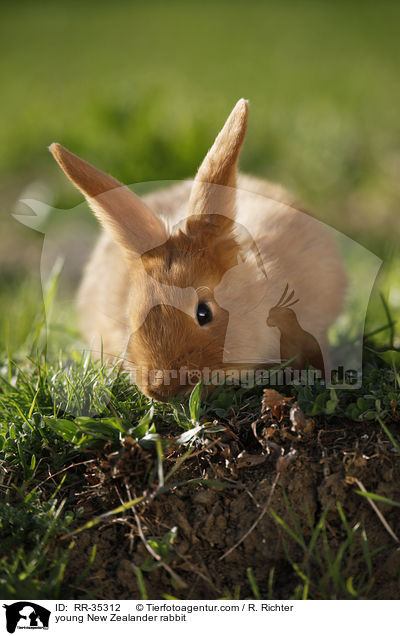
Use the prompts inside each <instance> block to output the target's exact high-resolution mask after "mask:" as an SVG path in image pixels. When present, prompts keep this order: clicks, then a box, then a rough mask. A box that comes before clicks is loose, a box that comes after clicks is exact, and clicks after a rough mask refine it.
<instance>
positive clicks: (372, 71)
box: [0, 0, 400, 344]
mask: <svg viewBox="0 0 400 636" xmlns="http://www.w3.org/2000/svg"><path fill="white" fill-rule="evenodd" d="M1 7H2V17H1V23H0V50H1V55H0V77H1V87H2V95H1V102H0V109H1V119H0V211H1V220H0V236H1V238H0V264H1V277H0V302H1V307H2V309H1V310H0V317H1V318H2V321H3V328H2V340H3V344H4V342H5V340H7V341H8V343H10V342H12V341H13V340H14V341H15V342H17V341H20V335H21V333H22V332H24V331H25V330H28V329H29V321H30V318H29V307H30V306H34V305H35V304H36V303H38V302H40V294H41V290H40V272H39V264H40V253H41V247H42V235H41V234H39V233H37V232H34V231H33V230H31V229H28V228H26V227H24V226H22V225H20V224H18V223H17V222H16V221H15V220H14V219H13V218H12V217H11V213H12V212H13V211H14V210H15V208H16V202H17V201H18V199H20V198H21V197H27V196H33V197H35V198H41V197H42V198H43V200H44V201H47V202H49V203H50V204H52V205H54V206H56V207H59V208H70V207H71V206H74V205H76V204H77V203H78V202H80V201H81V200H82V197H81V196H80V195H79V193H77V192H76V191H75V190H74V189H73V187H72V186H71V185H70V184H69V183H68V181H67V179H66V178H65V177H64V175H62V173H61V171H60V170H59V168H58V166H57V165H56V164H55V162H54V160H53V159H52V157H51V155H50V154H49V152H48V151H47V146H48V145H49V144H50V143H51V142H53V141H58V142H60V143H62V144H63V145H65V146H67V147H68V148H69V149H71V150H72V151H73V152H75V153H77V154H79V155H81V156H83V157H84V158H86V159H87V160H88V161H90V162H92V163H94V164H95V165H96V166H98V167H99V168H101V169H103V170H105V171H106V172H110V173H111V174H113V175H114V176H115V177H117V178H119V179H120V180H122V181H125V182H126V183H129V184H133V183H135V182H143V181H149V180H160V179H180V178H184V177H188V176H192V175H193V173H194V172H195V170H196V168H197V166H198V165H199V163H200V161H201V159H202V157H203V156H204V154H205V152H206V151H207V149H208V147H209V145H210V144H211V143H212V141H213V139H214V137H215V135H216V133H217V132H218V130H219V129H220V127H221V126H222V124H223V122H224V120H225V118H226V117H227V115H228V113H229V112H230V110H231V109H232V107H233V105H234V104H235V102H236V101H237V99H238V98H240V97H246V98H248V99H249V100H250V107H251V113H250V124H249V131H248V136H247V139H246V143H245V147H244V149H243V152H242V157H241V168H242V170H243V171H247V172H251V173H254V174H256V175H259V176H261V177H265V178H268V179H271V180H274V181H278V182H281V183H283V184H284V185H285V186H287V187H288V188H289V189H291V190H292V191H293V192H294V193H295V194H296V195H297V197H298V198H299V199H300V200H301V201H302V202H303V203H304V205H305V206H307V207H308V208H309V209H310V210H311V211H312V212H313V213H314V214H315V215H316V216H317V218H320V219H322V220H324V221H326V222H328V223H330V224H331V225H332V226H334V227H335V228H336V229H338V230H340V231H342V232H344V233H346V234H347V235H348V236H350V237H351V238H353V239H354V240H356V241H358V242H360V243H361V244H363V245H364V246H365V247H367V248H368V249H370V250H371V251H373V252H375V253H376V254H377V255H378V256H380V258H382V259H383V260H384V266H383V268H382V271H381V274H380V278H379V281H378V284H377V285H376V288H375V291H374V298H375V300H374V298H373V299H372V305H371V307H370V321H372V322H371V324H372V325H373V324H375V323H376V324H379V323H380V324H381V323H382V320H383V319H384V315H383V314H382V307H381V306H380V304H379V303H378V302H377V301H376V298H378V294H379V292H380V291H382V292H383V293H384V294H385V295H386V297H387V298H388V300H389V305H390V307H391V309H392V311H393V312H394V313H397V314H399V313H400V284H399V276H398V269H399V263H400V259H399V229H400V215H399V207H400V206H399V203H400V185H399V175H400V116H399V111H400V108H399V105H400V81H399V78H400V39H399V35H398V25H399V23H400V4H399V3H398V2H396V1H393V2H390V1H386V0H384V1H383V2H379V3H378V2H372V1H370V0H365V1H361V0H360V1H355V0H353V1H344V0H339V1H335V2H328V1H322V0H306V1H298V0H273V1H264V2H261V1H254V0H253V1H252V0H250V1H248V2H239V1H236V0H230V1H229V2H228V1H221V0H216V1H213V2H211V0H203V2H201V3H200V2H190V1H188V0H186V1H176V0H172V1H169V2H161V1H160V2H158V1H155V0H150V1H149V2H146V3H145V2H136V1H127V0H126V1H124V0H115V1H114V2H112V3H111V2H105V1H102V0H97V1H96V2H94V1H93V2H90V1H88V0H86V1H81V2H75V1H74V0H72V1H69V2H68V3H67V2H50V1H48V2H43V1H39V0H38V1H35V2H33V1H32V2H27V1H23V0H22V1H20V2H18V3H11V2H2V3H1ZM86 217H87V218H85V219H82V228H84V229H83V230H82V234H83V235H85V236H86V234H90V233H91V232H93V231H95V225H94V224H93V223H92V221H91V220H89V218H90V217H89V213H87V215H86ZM60 233H61V234H64V236H65V241H73V240H78V238H79V237H76V236H75V237H74V236H73V235H72V236H71V232H69V230H68V226H66V227H64V228H63V227H62V228H60ZM282 249H290V245H288V246H282ZM21 299H22V300H21ZM21 302H22V304H21ZM21 308H22V309H21ZM5 323H7V324H6V326H4V324H5Z"/></svg>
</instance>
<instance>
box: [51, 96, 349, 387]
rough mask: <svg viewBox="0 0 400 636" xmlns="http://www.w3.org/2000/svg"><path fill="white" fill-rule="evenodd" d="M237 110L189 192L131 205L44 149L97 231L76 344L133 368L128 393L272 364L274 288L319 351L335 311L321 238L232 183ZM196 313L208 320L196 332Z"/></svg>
mask: <svg viewBox="0 0 400 636" xmlns="http://www.w3.org/2000/svg"><path fill="white" fill-rule="evenodd" d="M247 109H248V107H247V102H245V101H244V100H240V101H239V102H238V104H237V105H236V107H235V109H234V110H233V112H232V113H231V115H230V117H229V118H228V120H227V123H226V124H225V126H224V128H223V130H222V131H221V133H220V134H219V135H218V137H217V139H216V142H215V143H214V145H213V147H212V148H211V150H210V151H209V152H208V154H207V156H206V158H205V160H204V162H203V163H202V165H201V167H200V169H199V171H198V173H197V175H196V178H195V180H194V181H193V182H183V183H181V184H179V185H177V186H174V187H172V188H168V189H165V190H162V191H158V192H155V193H152V194H150V195H147V196H146V197H143V199H142V200H141V199H139V198H138V197H137V196H136V195H134V194H133V193H131V192H130V191H129V190H128V188H125V187H124V186H122V184H119V183H118V182H116V181H115V180H114V179H112V178H111V177H107V175H103V173H100V172H99V171H97V170H96V169H94V168H92V167H91V166H89V164H86V162H83V161H82V160H81V159H79V158H78V157H75V155H72V154H71V153H69V151H67V150H65V149H64V148H62V147H61V146H59V145H58V144H53V146H52V147H51V150H52V152H53V154H54V156H55V158H56V159H57V161H58V162H59V164H60V165H61V167H62V168H63V170H64V171H65V172H66V173H67V175H68V176H69V178H70V179H71V180H72V181H73V183H74V184H75V185H77V187H79V189H80V190H81V191H82V192H83V193H84V194H85V196H86V197H87V199H88V202H89V204H90V205H91V207H92V208H93V209H94V211H95V213H96V215H97V216H98V218H99V220H100V222H101V223H102V224H103V226H104V228H105V232H104V233H103V234H102V236H101V237H100V239H99V242H98V245H97V247H96V248H95V251H94V253H93V255H92V257H91V260H90V261H89V263H88V265H87V267H86V270H85V274H84V277H83V280H82V284H81V287H80V290H79V295H78V303H79V308H80V312H81V316H82V328H83V332H84V334H85V336H86V339H87V340H88V341H89V342H91V343H92V347H93V350H94V351H97V352H99V351H100V342H101V339H102V341H103V350H104V353H105V354H106V356H108V357H109V358H114V357H115V358H118V357H122V358H123V359H125V361H126V364H127V366H130V365H133V366H135V367H137V368H139V369H140V371H141V372H142V373H141V375H140V376H138V377H137V381H138V384H139V386H140V388H141V389H142V390H143V391H144V392H145V393H147V394H148V395H150V396H153V397H155V398H157V399H166V398H168V397H169V396H170V395H174V394H176V393H179V392H182V390H185V388H187V387H185V386H182V385H181V382H180V378H179V377H177V378H171V382H170V384H166V385H165V384H164V385H159V384H157V382H155V381H154V382H153V381H152V380H151V379H149V377H148V373H147V372H148V371H151V370H152V369H179V368H180V367H182V366H187V367H188V368H190V369H203V368H204V367H208V368H211V369H221V368H224V367H229V366H232V364H233V365H234V364H236V365H239V366H243V361H247V362H246V364H245V366H250V367H251V366H265V363H266V360H273V359H277V358H279V330H278V329H271V328H268V327H267V326H266V318H267V316H268V311H269V309H270V308H271V307H273V306H274V305H275V304H276V303H277V301H278V299H279V298H280V297H281V295H282V291H283V288H284V285H285V284H289V286H290V288H291V289H294V290H295V292H296V297H297V298H299V303H298V305H297V306H296V315H297V317H298V319H299V322H300V324H301V325H302V326H303V327H304V329H306V330H307V331H308V332H309V333H311V334H312V335H313V336H314V337H315V338H317V340H318V342H319V343H320V345H321V348H322V350H324V349H326V332H327V329H328V327H329V325H330V324H331V323H332V321H333V319H334V318H335V317H336V316H337V314H338V313H339V311H340V308H341V304H342V298H343V293H344V288H345V277H344V273H343V270H342V267H341V263H340V258H339V255H338V252H337V249H336V247H335V245H334V243H333V241H332V239H331V237H330V236H329V233H328V232H327V230H326V228H325V227H324V226H323V225H322V224H319V223H318V222H317V221H316V220H315V219H313V218H312V217H310V216H309V215H307V214H305V213H304V212H303V211H301V210H300V209H299V208H298V207H295V204H294V202H293V200H292V199H291V197H290V196H289V195H288V194H287V193H286V192H285V191H284V190H283V188H281V187H280V186H275V185H272V184H270V183H268V182H266V181H262V180H260V179H255V178H253V177H249V176H244V175H238V176H237V161H238V156H239V152H240V148H241V145H242V143H243V139H244V135H245V130H246V124H247ZM260 257H261V260H262V263H263V267H260ZM266 277H267V278H266ZM198 302H207V303H208V304H209V305H210V307H211V308H212V314H213V320H212V322H210V323H209V324H207V325H204V326H203V327H200V326H199V324H197V322H196V319H195V314H196V306H197V303H198ZM231 307H234V308H235V310H234V311H231V310H230V309H231ZM261 323H262V327H261V326H260V325H261Z"/></svg>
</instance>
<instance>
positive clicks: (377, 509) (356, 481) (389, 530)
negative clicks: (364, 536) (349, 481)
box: [354, 477, 400, 543]
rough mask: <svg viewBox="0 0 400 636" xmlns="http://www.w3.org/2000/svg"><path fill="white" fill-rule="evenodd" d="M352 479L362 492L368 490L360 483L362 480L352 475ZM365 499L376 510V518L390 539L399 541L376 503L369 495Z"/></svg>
mask: <svg viewBox="0 0 400 636" xmlns="http://www.w3.org/2000/svg"><path fill="white" fill-rule="evenodd" d="M354 481H355V483H356V484H357V486H358V487H359V489H360V490H362V491H363V492H368V491H367V490H366V489H365V487H364V484H363V483H362V481H360V480H359V479H357V478H355V477H354ZM366 499H367V500H368V503H369V504H370V506H371V507H372V509H373V510H374V512H376V514H377V515H378V518H379V520H380V522H381V523H382V525H383V527H384V528H385V529H386V530H387V532H388V533H389V534H390V536H391V537H392V539H394V540H395V541H396V542H397V543H400V539H399V538H398V536H397V535H396V534H395V533H394V532H393V530H392V528H391V527H390V526H389V524H388V522H387V521H386V519H385V517H384V516H383V514H382V513H381V511H380V510H379V508H378V506H377V505H376V503H375V502H374V501H373V500H372V499H370V498H369V497H366Z"/></svg>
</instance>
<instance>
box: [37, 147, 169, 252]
mask: <svg viewBox="0 0 400 636" xmlns="http://www.w3.org/2000/svg"><path fill="white" fill-rule="evenodd" d="M49 150H50V152H51V153H52V154H53V156H54V158H55V160H56V161H57V163H58V164H59V165H60V166H61V168H62V169H63V170H64V172H65V174H66V175H67V177H69V179H70V180H71V181H72V183H73V184H74V185H75V186H76V187H77V188H78V189H79V190H80V191H81V192H82V193H83V194H84V195H85V197H86V199H87V201H88V203H89V205H90V207H91V208H92V210H93V212H94V213H95V215H96V216H97V218H98V219H99V221H100V223H101V224H102V225H103V227H104V228H105V229H106V230H107V231H109V232H110V234H111V236H112V237H113V238H114V240H115V241H116V242H117V243H118V244H119V245H120V246H121V247H122V248H123V249H124V251H125V253H127V254H128V256H131V255H136V256H140V255H142V254H143V253H144V252H146V251H147V250H149V249H152V248H154V247H157V246H158V245H161V244H162V243H165V241H166V240H167V238H168V237H167V233H166V230H165V227H164V225H163V223H162V221H161V220H160V219H159V218H158V217H157V216H155V215H154V214H153V212H152V211H151V210H150V209H149V208H148V207H147V206H146V204H145V203H144V202H143V201H142V200H141V199H140V198H139V197H138V196H137V195H136V194H134V193H133V192H131V190H129V188H127V187H126V186H124V185H123V184H122V183H120V182H119V181H117V180H116V179H114V178H113V177H110V176H109V175H107V174H105V173H104V172H101V171H100V170H97V168H94V167H93V166H91V165H90V164H89V163H87V162H86V161H84V160H83V159H80V157H77V156H76V155H74V154H72V152H69V150H67V149H66V148H63V146H60V144H51V146H50V147H49Z"/></svg>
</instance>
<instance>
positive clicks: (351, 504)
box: [68, 391, 400, 599]
mask: <svg viewBox="0 0 400 636" xmlns="http://www.w3.org/2000/svg"><path fill="white" fill-rule="evenodd" d="M394 424H396V422H394ZM218 425H219V428H220V429H221V430H219V431H217V432H208V433H206V435H205V437H203V439H202V440H201V441H200V440H199V441H198V443H197V445H196V444H195V445H193V446H192V451H193V455H192V456H191V457H189V458H187V459H186V460H185V461H184V462H183V463H182V464H181V465H180V467H179V468H178V469H177V470H176V472H175V473H174V475H173V476H172V477H171V479H170V480H169V481H168V482H167V484H171V485H174V487H173V488H171V489H170V490H168V491H166V492H162V491H161V492H158V493H157V494H156V496H153V497H152V496H151V494H150V493H154V491H155V489H156V488H157V485H158V484H159V474H158V472H157V459H156V454H155V452H153V451H150V450H144V449H143V448H142V447H141V446H139V445H138V444H137V443H136V442H134V440H132V439H129V438H128V439H126V440H125V442H124V448H123V450H122V451H119V452H110V453H107V451H106V450H105V451H104V452H102V453H100V454H99V455H98V456H97V457H96V460H95V461H94V462H93V461H91V462H90V463H88V465H87V467H86V471H85V474H84V487H83V488H82V490H81V491H80V492H79V493H77V494H75V495H74V497H75V505H81V506H83V507H84V515H83V517H81V518H80V520H79V521H80V525H82V524H83V523H84V522H86V521H88V520H90V519H93V517H96V516H98V515H99V514H102V513H104V512H107V511H109V510H111V509H112V508H114V507H116V506H119V505H121V503H123V502H127V501H129V500H130V499H133V498H135V497H138V496H141V495H142V494H147V495H148V497H147V500H146V501H144V502H143V503H140V504H138V505H137V506H136V507H135V512H134V511H133V510H132V509H130V510H127V511H125V512H124V513H121V514H119V515H118V514H117V515H113V516H109V517H107V518H105V519H104V520H103V521H102V522H101V523H99V524H98V525H96V526H95V527H93V528H91V529H88V530H84V531H83V532H81V533H79V534H77V535H76V545H75V548H74V551H73V553H72V558H71V561H70V565H69V570H68V579H69V580H70V581H71V582H72V581H74V580H75V579H76V577H77V576H78V574H79V573H81V571H82V568H83V567H84V565H85V564H86V563H87V562H88V561H89V557H90V553H91V550H92V547H93V545H94V544H95V545H96V546H97V553H96V557H95V560H94V563H93V565H92V567H91V568H90V570H89V572H88V574H87V576H86V578H85V580H84V582H81V583H80V587H79V589H78V590H77V591H76V590H75V592H74V594H75V595H76V597H77V598H78V597H79V598H82V597H85V596H86V597H89V598H93V597H94V596H95V597H96V598H111V599H132V598H140V597H141V591H140V590H139V587H138V578H137V576H136V572H137V569H136V568H140V569H141V571H142V573H143V577H144V582H145V586H146V590H147V594H148V597H149V598H152V599H160V598H164V596H165V595H166V594H168V595H171V596H174V597H176V598H180V599H218V598H224V597H225V598H226V597H228V598H229V597H231V598H233V595H234V594H235V590H236V592H237V591H238V590H239V589H240V591H239V594H240V597H241V598H243V597H246V596H247V597H251V598H254V591H252V588H251V585H250V582H249V577H248V568H251V570H252V573H253V575H254V578H255V580H256V581H257V585H258V588H259V592H260V595H261V597H262V598H271V597H274V598H276V599H287V598H293V597H294V596H295V595H296V588H297V586H299V584H301V583H302V582H303V581H302V579H301V577H300V576H299V574H298V573H296V572H295V570H294V568H293V564H297V566H298V567H299V568H301V569H302V572H306V573H307V575H308V576H309V577H310V580H311V583H310V588H309V597H311V598H351V592H350V591H349V589H348V588H346V585H344V587H343V590H342V592H340V590H339V591H338V588H337V586H336V588H334V586H333V585H332V582H331V579H330V577H329V576H328V575H327V570H328V567H327V561H326V557H324V556H323V554H324V550H327V549H329V551H330V555H331V556H330V558H333V557H334V556H336V554H337V553H338V551H339V548H340V546H342V545H343V544H344V542H345V541H346V538H347V536H348V534H347V532H348V531H347V530H346V525H347V527H348V528H349V529H351V528H353V529H354V528H355V527H356V526H357V524H358V529H357V531H356V533H355V541H354V542H353V544H352V546H351V547H350V546H348V547H347V549H346V550H345V551H344V556H343V560H342V563H341V566H340V567H341V576H342V578H343V580H344V581H349V580H350V582H351V585H352V586H353V587H355V588H357V586H358V589H362V590H363V591H362V593H361V597H362V598H381V599H398V598H400V589H399V572H400V548H399V546H400V543H399V541H398V540H397V539H396V537H400V514H399V508H398V507H395V506H391V505H389V504H387V503H382V502H375V504H374V505H375V508H374V507H373V506H372V505H371V501H370V500H368V499H367V498H365V497H363V496H361V495H360V494H359V493H358V492H357V491H362V490H364V489H365V490H366V491H368V492H373V493H376V494H378V495H382V496H384V497H387V498H389V499H391V500H394V501H397V502H399V501H400V454H399V453H398V452H397V451H396V449H395V448H393V446H392V443H391V442H390V440H389V439H388V437H387V436H386V434H385V433H384V432H383V431H382V430H381V428H380V427H379V424H377V423H375V422H360V423H356V422H350V421H339V420H338V421H335V420H334V419H330V420H329V423H327V422H326V421H321V420H318V419H309V418H306V417H305V416H304V414H303V413H302V412H301V411H300V409H299V407H297V406H296V404H295V403H294V402H293V400H291V399H288V398H283V397H282V396H280V395H279V394H277V393H276V392H275V391H267V392H266V393H265V396H264V400H263V405H262V408H261V410H260V415H259V417H255V416H254V414H246V413H239V414H236V415H233V416H232V418H231V419H230V420H229V422H224V426H223V427H221V422H218ZM169 441H170V442H171V444H170V445H169V447H168V449H167V450H165V460H164V470H165V471H166V472H168V470H169V469H170V468H172V467H173V466H176V462H177V460H178V459H180V458H181V457H182V455H183V454H184V453H185V452H187V450H188V449H187V447H182V446H181V445H176V444H173V441H174V440H173V439H172V438H170V439H169ZM194 479H196V480H198V479H202V480H211V481H212V482H218V484H224V485H225V486H227V487H224V488H221V487H220V486H219V485H218V484H215V483H211V484H210V483H198V482H193V481H191V482H190V483H188V482H189V480H194ZM182 482H183V483H182ZM338 502H340V504H339V505H338ZM272 511H273V512H272ZM273 513H275V516H274V514H273ZM276 515H278V516H279V518H280V519H281V520H283V521H284V522H285V523H286V524H287V526H288V527H289V528H290V529H291V530H292V531H293V532H295V533H296V535H297V536H299V534H300V535H302V536H303V539H304V541H305V543H306V544H307V545H308V544H309V543H310V540H311V537H312V533H313V530H314V528H315V526H316V524H317V522H318V521H319V520H320V519H321V516H322V515H324V519H325V523H324V528H325V531H323V532H321V533H320V535H319V537H318V539H317V541H316V548H315V549H314V550H313V551H312V556H311V557H310V558H309V559H308V560H307V559H305V551H304V549H303V547H301V545H299V543H298V542H297V541H295V540H294V538H293V537H292V536H291V535H290V533H288V532H287V530H286V529H284V528H283V526H282V523H278V521H277V519H276ZM341 515H342V517H343V515H344V517H345V520H344V521H343V519H342V518H341ZM172 528H176V529H177V530H176V537H175V540H174V542H173V544H172V545H171V547H170V550H169V551H168V550H166V552H165V553H164V560H163V562H162V564H160V563H159V562H157V561H156V560H155V559H154V558H153V556H152V555H151V554H150V553H149V551H148V548H150V550H151V546H153V547H154V545H155V544H154V543H152V540H153V539H154V540H157V541H159V542H160V541H161V540H162V538H163V537H165V535H166V533H168V532H169V531H170V530H171V529H172ZM365 538H367V541H368V545H369V549H370V551H371V552H374V551H377V554H373V555H372V557H371V563H370V565H369V566H367V561H368V558H366V557H365V551H363V546H364V550H365ZM149 542H150V544H151V545H150V546H149ZM146 544H147V545H146ZM316 550H317V551H316ZM317 553H318V554H319V555H320V556H321V555H322V556H321V558H320V559H319V558H317V556H316V555H317ZM325 554H326V552H325ZM368 582H369V583H370V585H369V586H368V585H367V584H368Z"/></svg>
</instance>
